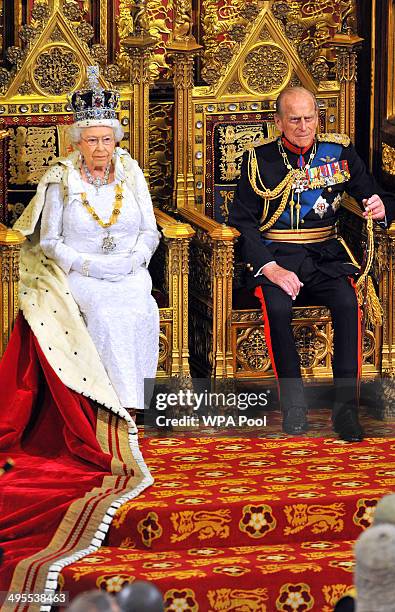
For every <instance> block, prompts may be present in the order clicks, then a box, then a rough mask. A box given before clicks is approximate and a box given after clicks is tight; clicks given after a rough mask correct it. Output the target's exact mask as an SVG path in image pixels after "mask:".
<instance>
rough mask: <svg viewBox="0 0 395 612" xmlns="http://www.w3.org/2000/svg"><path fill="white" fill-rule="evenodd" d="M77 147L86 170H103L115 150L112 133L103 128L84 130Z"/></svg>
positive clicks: (108, 129)
mask: <svg viewBox="0 0 395 612" xmlns="http://www.w3.org/2000/svg"><path fill="white" fill-rule="evenodd" d="M77 147H78V149H79V150H80V152H81V153H82V155H83V156H84V159H85V161H86V164H87V166H88V168H91V169H92V168H103V167H104V168H105V167H106V166H107V164H108V163H109V162H110V161H111V159H112V155H113V153H114V149H115V140H114V131H113V129H112V128H110V127H105V126H98V127H89V128H84V129H83V130H82V134H81V140H80V142H79V143H78V145H77Z"/></svg>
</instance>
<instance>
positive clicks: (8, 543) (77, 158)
mask: <svg viewBox="0 0 395 612" xmlns="http://www.w3.org/2000/svg"><path fill="white" fill-rule="evenodd" d="M93 77H94V75H93V76H92V78H91V82H90V86H89V87H88V88H87V89H85V90H83V91H79V92H76V93H74V94H73V96H72V98H71V104H72V106H73V108H74V111H75V114H74V116H75V123H74V125H73V126H72V127H71V140H72V141H73V143H74V146H75V149H76V150H75V151H74V152H73V153H71V154H70V155H69V156H68V157H66V158H64V159H59V160H57V161H56V163H55V164H53V165H52V166H51V168H49V169H48V171H47V172H46V174H45V175H44V176H43V178H42V179H41V181H40V183H39V185H38V187H37V193H36V195H35V197H34V198H33V200H32V202H31V203H30V204H29V206H28V207H27V208H26V209H25V211H24V213H23V214H22V215H21V217H20V218H19V220H18V222H17V223H16V225H15V227H16V228H17V229H19V230H20V231H21V232H23V234H24V235H25V236H26V237H27V240H26V241H25V243H24V245H23V248H22V252H21V266H20V308H21V310H22V314H23V316H22V315H20V316H19V317H18V319H17V322H16V325H15V327H14V330H13V333H12V334H11V338H10V341H9V343H8V346H7V350H6V352H5V354H4V357H3V358H2V360H1V363H0V388H1V394H0V464H1V453H2V452H3V458H4V457H5V458H7V457H12V458H13V459H14V460H15V468H14V470H11V472H10V474H7V475H6V476H5V477H4V478H3V480H4V481H7V482H4V486H2V495H1V502H2V517H3V518H4V517H6V520H3V521H2V525H1V527H0V539H1V542H2V548H3V549H4V562H3V563H2V564H1V567H0V584H1V585H3V586H2V588H3V590H4V589H5V590H8V591H15V592H21V591H23V589H24V588H25V587H24V585H26V584H29V586H30V588H31V590H32V592H33V591H35V592H37V593H43V592H44V591H45V592H49V593H54V592H55V590H56V588H57V576H58V574H59V572H60V571H61V569H62V568H64V567H66V566H67V565H69V564H70V563H73V562H74V561H77V560H79V559H81V558H83V557H84V556H85V555H86V554H89V553H90V552H93V551H94V550H96V549H97V548H98V547H99V546H100V545H101V543H102V542H103V541H104V538H105V535H106V533H107V531H108V529H109V525H110V524H111V522H112V520H113V517H114V515H115V513H116V510H117V509H118V508H119V507H120V506H121V505H122V504H123V503H125V502H126V501H128V500H131V499H133V498H134V497H136V495H138V494H139V493H140V492H141V491H143V490H144V489H145V488H146V487H148V486H149V485H150V484H151V483H152V482H153V479H152V476H151V475H150V473H149V470H148V468H147V466H146V465H145V463H144V460H143V458H142V455H141V452H140V450H139V447H138V436H137V430H136V426H135V424H134V422H133V417H132V416H131V414H130V411H133V410H136V409H141V408H143V407H144V393H143V391H144V378H147V377H148V378H153V377H154V376H155V373H156V367H157V360H158V338H159V317H158V308H157V306H156V303H155V301H154V300H153V298H152V296H151V279H150V275H149V273H148V270H147V266H148V263H149V260H150V258H151V255H152V253H153V252H154V250H155V248H156V246H157V244H158V232H157V230H156V223H155V218H154V214H153V209H152V203H151V199H150V196H149V193H148V189H147V184H146V182H145V179H144V176H143V173H142V171H141V170H140V168H139V167H138V165H137V163H136V161H134V160H133V159H132V158H131V157H130V155H129V154H128V153H127V152H126V151H124V150H123V149H121V148H119V147H117V146H116V143H117V142H119V141H120V140H121V138H122V130H121V128H120V125H119V122H118V121H117V119H116V115H115V108H116V104H117V99H118V94H117V93H116V92H113V91H110V90H103V89H101V88H100V87H99V84H98V82H97V79H95V78H93ZM92 400H94V401H92ZM3 460H5V459H3ZM32 500H34V503H32ZM40 609H42V610H44V609H45V610H47V609H49V607H45V606H44V607H42V608H40Z"/></svg>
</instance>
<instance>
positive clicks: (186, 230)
mask: <svg viewBox="0 0 395 612" xmlns="http://www.w3.org/2000/svg"><path fill="white" fill-rule="evenodd" d="M71 4H72V6H71ZM78 10H79V9H78V5H77V3H64V4H63V7H59V3H55V5H54V8H53V10H52V12H51V10H50V9H49V7H48V5H46V4H44V3H36V4H35V5H34V8H33V11H32V15H33V17H34V19H33V21H32V25H30V26H29V27H28V28H26V29H25V34H26V37H27V38H26V40H25V43H26V44H25V48H24V50H22V49H20V48H18V47H12V48H11V50H9V53H8V55H9V58H10V59H11V60H12V61H13V63H14V71H13V72H11V74H10V75H9V80H8V81H6V80H4V79H3V81H2V86H3V90H2V94H3V95H1V97H0V130H1V132H0V148H1V151H0V153H1V155H0V160H1V164H2V168H1V172H0V180H1V181H2V183H1V185H0V187H1V191H2V193H1V195H2V197H1V201H0V222H2V225H1V228H0V268H1V300H0V308H1V317H0V333H1V338H0V356H1V354H2V353H3V351H4V349H5V346H6V344H7V341H8V337H9V334H10V331H11V329H12V325H13V323H14V320H15V318H16V315H17V313H18V260H19V249H20V244H21V242H22V240H23V238H22V237H21V235H20V234H19V233H18V232H15V231H13V230H11V229H9V228H8V229H7V227H6V226H11V225H12V223H13V222H14V221H15V220H16V219H17V217H18V216H19V215H20V213H21V212H22V210H23V208H24V206H25V205H26V204H27V202H28V201H29V200H30V198H31V197H32V196H33V194H34V192H35V188H36V185H37V183H38V181H39V179H40V177H41V176H42V174H43V173H44V172H45V170H46V169H47V167H48V165H49V164H50V162H51V161H52V160H53V159H55V158H56V157H58V156H59V155H63V154H65V153H67V150H68V143H67V139H66V136H65V134H66V131H65V128H66V127H67V125H68V124H70V123H71V122H72V115H71V108H70V106H69V104H68V100H67V93H68V92H70V91H71V90H72V89H74V88H78V87H80V86H82V84H83V82H84V81H85V76H86V67H87V66H88V65H93V64H96V63H101V64H102V75H103V76H102V84H103V85H106V79H107V80H109V81H114V80H117V79H118V78H119V69H118V67H117V66H114V65H109V66H105V65H103V47H101V45H94V46H93V47H92V48H91V47H89V46H88V44H87V41H88V40H89V39H90V38H91V36H92V30H93V28H92V26H90V24H88V23H87V22H86V21H84V20H83V19H82V15H80V16H79V14H78ZM34 11H35V13H34ZM78 19H80V21H79V22H78ZM137 42H138V41H137ZM141 49H142V53H139V47H138V46H137V53H136V54H135V57H134V66H135V70H134V72H133V74H132V79H131V83H130V84H127V85H123V86H122V87H121V102H120V110H119V120H120V122H121V124H122V125H123V127H124V129H125V138H124V140H123V141H122V146H123V147H125V148H127V149H129V150H130V151H131V153H132V155H133V156H134V157H135V158H136V159H137V160H138V161H139V163H140V165H141V167H142V168H143V169H144V171H145V173H146V176H147V178H148V168H149V164H148V155H147V152H148V131H149V123H148V112H147V108H146V104H147V102H148V89H147V79H146V75H145V73H144V70H145V64H146V62H145V60H144V46H143V47H142V48H141ZM141 49H140V50H141ZM104 51H105V50H104ZM131 53H132V54H133V49H132V51H131ZM105 57H106V54H105V52H104V58H105ZM2 70H3V72H4V69H2ZM1 76H2V77H4V73H2V75H1ZM136 125H137V128H136ZM155 215H156V220H157V224H158V228H159V229H160V230H161V232H162V240H161V243H160V246H159V248H158V250H157V252H156V253H155V255H154V257H153V260H152V262H151V268H152V275H153V278H154V286H155V287H156V291H155V292H154V295H155V297H157V300H158V304H159V307H160V354H159V363H158V376H181V377H183V376H188V375H189V355H188V260H189V242H190V239H191V237H192V236H193V234H194V231H193V229H192V228H191V226H190V225H189V224H187V223H181V222H179V221H176V220H175V219H174V218H172V217H170V216H169V215H167V214H166V213H165V212H162V211H160V210H158V209H155Z"/></svg>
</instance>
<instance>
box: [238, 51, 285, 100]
mask: <svg viewBox="0 0 395 612" xmlns="http://www.w3.org/2000/svg"><path fill="white" fill-rule="evenodd" d="M257 66H259V70H257ZM290 74H291V66H290V64H289V63H288V60H287V57H286V55H285V53H284V52H283V51H282V49H280V47H278V46H277V45H274V44H272V43H259V44H258V45H255V47H253V48H252V49H251V51H250V52H249V53H248V55H247V57H246V59H245V63H244V65H243V66H241V67H240V71H239V77H240V79H241V81H242V82H243V84H244V85H245V87H246V88H247V89H248V90H249V91H250V92H252V93H258V94H269V93H274V92H276V91H278V90H279V89H281V88H282V87H284V85H285V84H286V82H287V81H288V79H289V76H290Z"/></svg>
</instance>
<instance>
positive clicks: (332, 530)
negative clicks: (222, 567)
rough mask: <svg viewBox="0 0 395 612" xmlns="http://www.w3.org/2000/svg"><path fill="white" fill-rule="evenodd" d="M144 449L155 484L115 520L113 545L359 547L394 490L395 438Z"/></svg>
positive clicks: (159, 444) (168, 442) (161, 444)
mask: <svg viewBox="0 0 395 612" xmlns="http://www.w3.org/2000/svg"><path fill="white" fill-rule="evenodd" d="M141 450H142V453H143V455H144V457H145V460H146V462H147V464H148V465H149V468H150V470H151V472H152V474H153V476H154V477H155V483H154V485H153V486H152V487H150V488H149V489H147V490H146V491H145V492H144V493H142V494H141V495H140V496H139V497H138V498H136V499H135V500H133V501H131V502H129V503H127V504H125V505H124V506H123V507H122V508H121V509H120V510H119V511H118V512H117V514H116V516H115V517H114V521H113V523H112V525H111V527H110V530H109V534H108V538H107V541H106V544H107V545H108V546H114V547H122V548H125V549H127V548H131V549H136V548H139V549H143V550H150V551H153V552H154V551H155V552H156V551H166V550H170V549H172V550H173V551H182V550H184V549H190V548H193V547H194V548H199V547H201V546H209V547H210V548H223V547H224V546H225V547H228V546H254V545H256V546H258V545H261V544H265V545H271V544H273V545H274V544H283V543H288V542H289V543H290V544H294V543H297V542H301V541H303V540H306V539H308V540H309V541H314V540H316V541H317V542H319V541H320V540H321V539H322V538H325V539H328V540H331V541H337V540H344V539H350V540H355V539H356V538H357V537H358V535H359V533H360V532H361V531H362V530H363V529H365V528H366V527H367V526H368V525H369V524H370V521H371V516H372V511H373V509H374V507H375V505H376V503H377V500H378V499H379V498H380V497H382V496H383V495H384V494H385V493H388V492H391V491H392V490H393V488H394V484H395V471H394V469H393V467H391V463H392V462H393V457H394V454H395V443H394V440H393V439H387V440H385V439H377V438H376V439H370V440H365V441H364V442H363V443H360V444H347V443H344V442H341V441H339V440H336V439H328V438H326V439H325V438H315V439H306V438H303V439H300V438H299V439H297V438H294V439H292V438H287V440H286V442H285V441H284V440H282V439H272V440H270V439H267V438H266V439H265V438H231V439H229V438H187V437H184V438H182V437H178V438H175V437H174V438H155V439H149V438H146V439H144V438H143V439H142V440H141Z"/></svg>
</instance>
